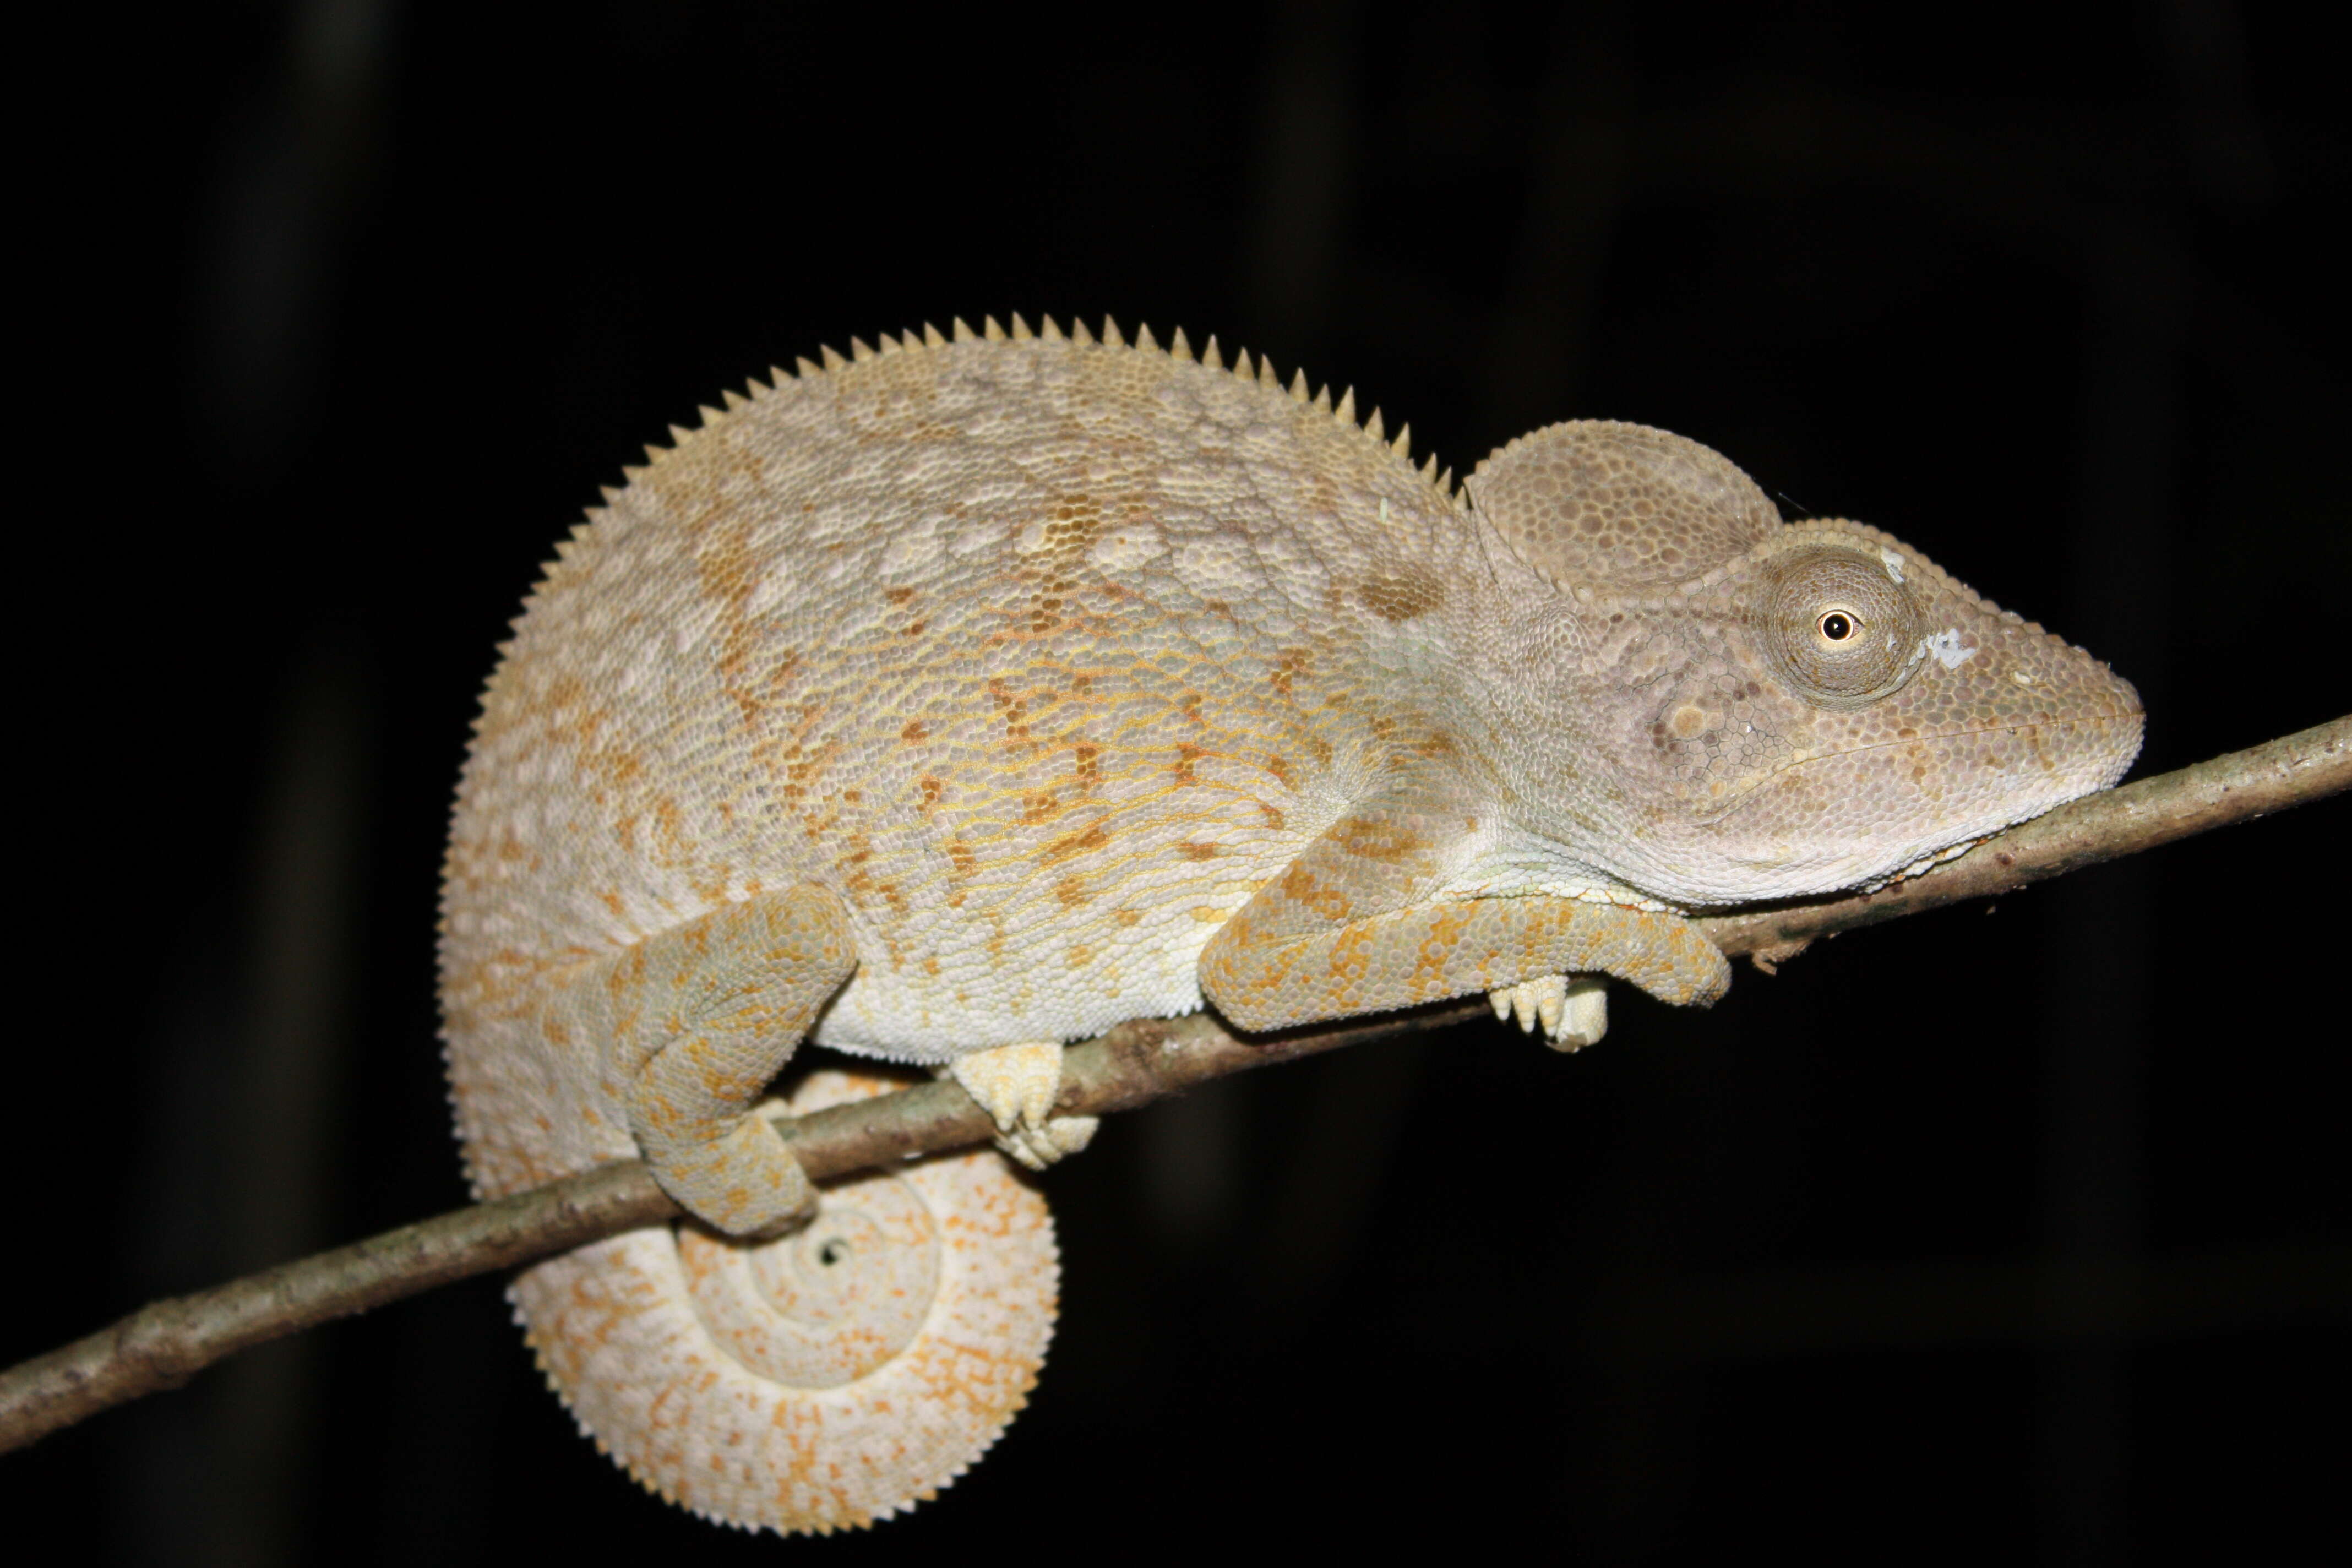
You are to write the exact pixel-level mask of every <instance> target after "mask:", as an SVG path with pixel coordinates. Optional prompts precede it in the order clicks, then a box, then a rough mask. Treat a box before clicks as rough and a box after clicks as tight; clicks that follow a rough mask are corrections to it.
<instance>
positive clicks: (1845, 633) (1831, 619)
mask: <svg viewBox="0 0 2352 1568" xmlns="http://www.w3.org/2000/svg"><path fill="white" fill-rule="evenodd" d="M1822 636H1823V637H1827V638H1829V639H1830V641H1832V642H1843V641H1845V639H1846V638H1848V637H1852V636H1853V622H1852V621H1850V620H1848V619H1846V618H1845V617H1844V616H1842V615H1840V614H1838V613H1837V612H1836V611H1835V610H1832V611H1831V612H1830V613H1829V614H1828V615H1826V616H1822Z"/></svg>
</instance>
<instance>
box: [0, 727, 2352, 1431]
mask: <svg viewBox="0 0 2352 1568" xmlns="http://www.w3.org/2000/svg"><path fill="white" fill-rule="evenodd" d="M2347 786H2352V717H2346V718H2342V719H2336V720H2334V721H2330V722H2328V723H2326V724H2321V725H2318V726H2316V727H2315V728H2313V729H2309V730H2305V731H2301V732H2300V733H2297V734H2293V735H2288V736H2285V737H2284V738H2282V739H2280V740H2276V741H2273V742H2269V743H2267V744H2265V745H2261V746H2256V747H2253V748H2252V749H2251V750H2249V751H2243V752H2231V753H2230V754H2229V755H2227V756H2221V757H2216V758H2214V759H2213V760H2212V761H2210V762H2206V763H2198V764H2197V765H2196V766H2194V767H2189V768H2183V769H2181V770H2179V772H2177V773H2165V774H2162V775H2160V776H2158V777H2156V778H2149V779H2142V780H2140V781H2139V782H2138V783H2137V784H2126V785H2125V786H2124V787H2122V788H2121V789H2116V790H2110V791H2107V792H2106V793H2105V794H2101V795H2092V796H2090V797H2088V798H2086V799H2084V800H2079V801H2076V802H2074V804H2073V805H2067V806H2063V807H2061V808H2060V809H2058V810H2056V811H2053V812H2052V813H2050V814H2049V815H2048V816H2043V817H2041V818H2039V819H2037V820H2035V821H2033V822H2030V823H2027V824H2026V825H2024V826H2021V827H2019V828H2016V829H2014V830H2012V831H2011V832H2008V833H2005V834H2001V835H2000V836H1999V837H1995V838H1993V839H1990V840H1989V841H1987V842H1986V843H1984V844H1983V845H1980V846H1979V847H1977V848H1975V849H1973V850H1971V851H1970V852H1969V854H1967V855H1965V856H1963V857H1961V858H1958V860H1955V861H1953V862H1952V863H1950V864H1949V865H1947V866H1944V867H1941V868H1937V869H1936V870H1933V871H1930V872H1928V873H1927V874H1926V875H1924V876H1920V877H1916V878H1913V879H1909V880H1907V881H1904V882H1900V883H1897V884H1895V885H1894V886H1892V887H1889V888H1886V889H1882V890H1880V891H1878V892H1875V893H1866V894H1862V895H1859V896H1856V897H1853V898H1844V899H1835V900H1829V901H1827V902H1822V903H1811V904H1800V905H1790V906H1788V907H1784V908H1777V909H1770V910H1759V911H1750V912H1747V913H1742V914H1735V915H1720V916H1709V917H1707V918H1706V919H1703V920H1701V921H1699V922H1698V924H1699V926H1700V929H1702V930H1703V931H1706V934H1707V936H1708V937H1709V938H1710V939H1712V940H1713V941H1714V942H1716V944H1717V946H1719V947H1721V948H1722V949H1723V951H1724V952H1727V953H1729V954H1732V955H1734V956H1737V955H1738V954H1740V953H1755V954H1757V955H1759V958H1768V959H1769V957H1771V956H1775V955H1785V954H1786V953H1788V952H1791V951H1793V950H1794V949H1795V948H1796V947H1798V946H1801V945H1802V944H1803V943H1804V942H1809V941H1811V940H1812V939H1813V938H1815V937H1819V936H1825V935H1828V934H1831V933H1832V932H1836V931H1852V930H1853V929H1855V928H1856V927H1860V926H1866V925H1875V924H1877V923H1878V922H1879V921H1885V920H1893V919H1895V917H1897V916H1899V915H1907V914H1916V913H1917V912H1919V911H1920V910H1929V909H1934V908H1937V906H1939V905H1943V904H1950V903H1958V902H1962V901H1966V900H1976V899H1983V898H1989V897H1992V896H1995V895H1998V894H2001V893H2007V892H2011V891H2014V890H2015V889H2019V888H2022V887H2024V886H2026V885H2027V884H2029V883H2032V882H2038V881H2041V880H2042V879H2046V878H2050V877H2055V876H2059V875H2061V874H2063V873H2064V872H2067V871H2073V870H2077V869H2079V868H2083V867H2085V866H2091V865H2095V864H2097V863H2098V862H2100V861H2103V860H2113V859H2116V858H2120V857H2122V856H2126V855H2132V854H2137V853H2138V852H2139V851H2141V850H2144V849H2150V848H2153V847H2156V846H2158V845H2159V844H2167V843H2169V842H2171V841H2172V840H2173V839H2176V838H2184V837H2188V836H2189V835H2190V834H2194V833H2203V832H2207V831H2209V830H2210V829H2212V828H2216V827H2221V826H2225V825H2227V824H2230V823H2233V822H2242V821H2246V820H2248V819H2250V818H2252V817H2256V816H2263V815H2264V814H2266V813H2268V812H2273V811H2278V810H2282V809H2284V807H2287V806H2290V805H2301V804H2303V803H2305V802H2306V801H2313V800H2317V799H2319V798H2320V797H2321V796H2323V795H2333V794H2335V793H2336V792H2337V791H2339V790H2342V789H2345V788H2346V787H2347ZM1486 1010H1487V1005H1486V1002H1485V1001H1484V1000H1483V999H1482V1000H1477V1001H1465V1002H1457V1003H1451V1004H1446V1005H1441V1006H1436V1007H1425V1008H1421V1009H1417V1010H1415V1011H1412V1012H1410V1013H1398V1014H1390V1015H1386V1016H1381V1017H1380V1018H1377V1019H1374V1020H1371V1021H1369V1022H1360V1023H1356V1024H1351V1025H1346V1026H1339V1027H1323V1028H1317V1029H1311V1030H1301V1031H1294V1032H1291V1033H1287V1034H1283V1035H1275V1036H1264V1037H1255V1038H1252V1039H1246V1040H1245V1039H1242V1038H1239V1037H1235V1036H1234V1035H1232V1034H1229V1033H1227V1032H1226V1031H1225V1030H1224V1028H1223V1027H1222V1026H1220V1025H1219V1024H1218V1023H1217V1022H1216V1021H1215V1020H1214V1019H1213V1017H1211V1016H1208V1015H1206V1014H1198V1013H1196V1014H1193V1015H1192V1016H1188V1017H1182V1018H1170V1019H1141V1020H1137V1021H1135V1022H1131V1023H1126V1024H1121V1025H1119V1026H1118V1027H1117V1028H1114V1029H1112V1030H1111V1031H1110V1032H1109V1033H1108V1034H1105V1035H1103V1036H1100V1037H1097V1038H1096V1039H1092V1040H1088V1041H1087V1042H1086V1043H1085V1044H1083V1045H1079V1046H1074V1047H1071V1048H1070V1050H1069V1052H1068V1054H1067V1056H1066V1058H1064V1076H1063V1086H1062V1094H1061V1098H1060V1100H1058V1101H1057V1102H1056V1105H1055V1109H1056V1110H1058V1111H1060V1112H1061V1113H1062V1114H1064V1115H1100V1114H1103V1113H1106V1112H1109V1111H1115V1110H1129V1109H1131V1108H1133V1107H1135V1106H1139V1105H1143V1104H1147V1103H1149V1102H1150V1101H1151V1100H1158V1099H1160V1098H1161V1097H1163V1096H1166V1095H1171V1094H1176V1093H1181V1091H1182V1090H1184V1089H1190V1088H1192V1086H1193V1085H1194V1084H1198V1083H1202V1082H1204V1081H1206V1080H1207V1079H1213V1078H1221V1077H1223V1075H1225V1074H1227V1073H1233V1072H1240V1071H1242V1070H1244V1068H1257V1067H1265V1066H1268V1065H1271V1064H1273V1063H1276V1062H1284V1061H1289V1060H1292V1059H1293V1058H1298V1057H1304V1056H1311V1055H1314V1054H1316V1053H1318V1052H1321V1051H1328V1050H1335V1049H1338V1048H1339V1047H1343V1046H1350V1045H1357V1044H1360V1043H1362V1042H1365V1041H1370V1040H1376V1039H1384V1038H1388V1037H1392V1036H1396V1035H1401V1034H1405V1033H1409V1032H1412V1031H1415V1030H1421V1029H1429V1028H1435V1027H1441V1026H1445V1025H1448V1024H1454V1023H1457V1022H1460V1021H1462V1020H1464V1019H1466V1018H1470V1017H1473V1016H1476V1015H1478V1014H1480V1013H1483V1012H1486ZM782 1126H783V1127H784V1130H785V1131H786V1133H787V1135H788V1136H790V1137H791V1138H792V1139H793V1144H794V1148H795V1151H796V1152H798V1154H799V1155H800V1160H801V1163H802V1164H803V1166H805V1167H806V1168H807V1170H808V1172H809V1173H810V1174H811V1175H812V1176H814V1177H816V1178H818V1179H819V1180H823V1179H824V1178H827V1177H833V1176H841V1175H845V1174H848V1173H852V1172H856V1171H863V1170H867V1169H872V1168H877V1167H880V1168H887V1167H889V1166H892V1165H895V1164H897V1163H899V1162H900V1161H903V1160H907V1159H911V1158H913V1157H915V1156H917V1155H919V1154H924V1153H929V1152H938V1151H941V1150H948V1149H956V1148H961V1147H964V1146H966V1145H969V1144H974V1143H980V1142H986V1141H987V1139H988V1138H989V1136H990V1135H991V1134H992V1132H993V1131H994V1129H993V1128H992V1126H991V1124H990V1122H989V1120H988V1117H987V1115H986V1113H985V1112H983V1111H982V1110H981V1109H980V1108H979V1107H978V1106H976V1105H974V1104H973V1103H972V1101H971V1099H970V1097H968V1096H967V1095H966V1094H965V1093H964V1092H963V1090H962V1089H960V1088H958V1087H956V1085H954V1084H953V1083H952V1082H946V1081H942V1082H938V1083H931V1084H924V1085H920V1086H919V1087H916V1088H913V1089H905V1090H903V1091H900V1092H898V1093H895V1094H888V1095H883V1096H879V1097H877V1098H875V1099H872V1100H860V1101H856V1102H855V1103H852V1104H847V1105H839V1106H835V1107H833V1108H832V1109H830V1110H821V1111H818V1112H816V1113H814V1115H810V1116H806V1117H803V1118H801V1119H800V1120H798V1121H788V1122H785V1123H782ZM677 1214H678V1211H677V1207H676V1206H675V1205H672V1204H671V1203H670V1201H669V1199H668V1198H667V1197H666V1196H664V1195H663V1194H662V1192H661V1190H660V1189H659V1188H657V1187H656V1186H655V1185H654V1182H653V1177H652V1176H651V1175H650V1174H648V1173H647V1172H646V1167H645V1165H644V1164H643V1163H641V1162H638V1161H635V1160H625V1161H621V1162H618V1163H613V1164H609V1165H600V1166H598V1167H597V1168H596V1169H594V1170H593V1171H589V1172H585V1173H582V1174H580V1175H577V1176H572V1177H568V1178H566V1179H564V1180H562V1181H559V1182H551V1183H549V1184H547V1185H545V1186H542V1187H534V1188H532V1189H530V1191H528V1192H522V1193H517V1194H513V1195H511V1196H509V1197H504V1198H499V1199H497V1200H495V1201H493V1202H490V1203H486V1204H477V1205H474V1206H473V1207H471V1208H466V1209H459V1210H457V1211H456V1212H454V1213H450V1214H445V1215H438V1216H436V1217H435V1218H432V1219H428V1220H423V1221H420V1222H419V1223H417V1224H415V1225H409V1226H402V1227H400V1228H399V1229H398V1230H393V1231H386V1232H385V1233H384V1234H383V1235H382V1236H376V1237H369V1238H368V1239H367V1240H365V1241H361V1242H355V1243H353V1244H352V1246H349V1247H338V1248H336V1249H335V1250H334V1251H331V1252H323V1253H320V1254H319V1255H317V1256H316V1257H312V1258H302V1259H299V1261H296V1262H293V1263H287V1264H281V1265H279V1266H278V1268H271V1269H267V1270H265V1271H263V1272H262V1273H259V1274H255V1275H250V1276H248V1277H247V1278H246V1279H236V1280H231V1281H230V1282H229V1283H227V1284H226V1285H219V1286H215V1287H214V1288H213V1289H209V1290H199V1291H196V1292H195V1293H194V1294H192V1295H187V1296H179V1297H174V1298H173V1299H171V1300H163V1301H158V1302H155V1303H154V1304H152V1306H148V1307H144V1308H142V1309H141V1310H138V1311H136V1312H133V1313H132V1314H131V1316H129V1317H127V1318H124V1319H122V1320H121V1321H119V1322H117V1323H115V1324H113V1325H112V1326H111V1327H109V1328H107V1329H104V1330H101V1331H99V1332H98V1333H95V1334H92V1335H90V1336H89V1338H87V1339H83V1340H78V1341H76V1342H73V1343H72V1344H69V1345H66V1346H63V1347H62V1348H60V1349H58V1350H55V1351H52V1352H49V1353H48V1354H47V1355H43V1356H37V1357H35V1358H34V1359H32V1360H31V1361H27V1362H25V1363H21V1364H20V1365H17V1366H15V1367H12V1368H10V1369H8V1370H7V1371H6V1372H5V1373H0V1452H5V1451H6V1450H7V1449H10V1448H15V1447H22V1446H23V1445H25V1444H27V1443H30V1442H32V1441H34V1440H35V1439H37V1438H38V1437H41V1436H46V1435H47V1434H48V1433H50V1432H54V1431H56V1430H58V1428H59V1427H62V1426H71V1425H72V1424H73V1423H75V1422H77V1421H79V1420H81V1419H83V1418H84V1417H86V1416H89V1415H95V1414H96V1413H97V1412H99V1411H100V1410H103V1409H105V1408H106V1407H107V1406H109V1405H119V1404H121V1403H122V1402H123V1401H125V1400H129V1399H134V1398H137V1397H138V1396H139V1395H141V1394H149V1393H152V1392H153V1391H155V1390H157V1389H162V1388H174V1387H177V1386H178V1385H179V1384H183V1383H185V1382H186V1381H187V1380H188V1379H189V1378H190V1377H192V1376H194V1374H195V1373H198V1372H200V1371H202V1370H203V1369H204V1368H205V1367H207V1366H209V1365H211V1364H212V1363H215V1362H216V1361H219V1360H221V1359H222V1358H223V1357H225V1356H227V1355H230V1354H232V1353H234V1352H236V1351H240V1350H243V1349H245V1348H246V1347H247V1346H248V1345H255V1344H259V1343H261V1342H263V1341H266V1340H271V1339H276V1338H278V1337H279V1336H281V1335H284V1334H289V1333H292V1332H294V1331H297V1330H299V1329H305V1328H309V1327H310V1326H311V1325H312V1324H314V1323H320V1322H324V1321H327V1320H328V1319H330V1318H338V1317H343V1316H347V1315H349V1314H351V1313H353V1312H361V1311H365V1310H368V1309H369V1308H371V1307H378V1306H382V1305H383V1304H384V1303H385V1302H387V1301H396V1300H400V1299H401V1298H402V1297H404V1296H413V1295H415V1294H416V1293H418V1292H419V1291H422V1290H427V1289H432V1288H433V1287H434V1286H436V1285H442V1284H446V1283H447V1282H449V1281H450V1280H453V1279H465V1278H466V1277H467V1276H468V1275H473V1274H480V1273H484V1272H487V1271H488V1270H490V1269H493V1268H512V1267H514V1266H515V1265H517V1264H521V1263H528V1262H530V1261H531V1260H532V1259H533V1258H544V1257H546V1256H548V1255H549V1254H551V1253H556V1252H562V1251H564V1250H565V1249H567V1248H570V1247H579V1246H582V1245H583V1244H584V1243H587V1242H591V1241H595V1240H598V1239H600V1238H602V1237H607V1236H613V1235H615V1234H617V1233H619V1232H621V1231H625V1230H629V1229H632V1228H635V1227H636V1226H647V1225H659V1224H664V1223H666V1222H667V1221H669V1220H672V1219H675V1218H677Z"/></svg>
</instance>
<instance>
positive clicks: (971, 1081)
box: [947, 1040, 1101, 1171]
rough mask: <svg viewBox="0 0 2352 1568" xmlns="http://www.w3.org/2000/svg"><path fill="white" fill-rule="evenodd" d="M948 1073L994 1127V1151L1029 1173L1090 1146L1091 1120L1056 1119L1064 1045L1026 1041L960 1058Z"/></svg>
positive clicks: (1093, 1121)
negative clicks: (995, 1132) (1002, 1153)
mask: <svg viewBox="0 0 2352 1568" xmlns="http://www.w3.org/2000/svg"><path fill="white" fill-rule="evenodd" d="M947 1071H948V1073H949V1075H950V1076H951V1077H953V1078H954V1079H955V1080H956V1082H957V1083H959V1084H961V1085H962V1086H963V1091H964V1092H965V1093H966V1094H968V1095H970V1096H971V1098H972V1099H973V1100H975V1101H977V1102H978V1103H979V1106H980V1108H981V1109H982V1110H985V1111H987V1112H988V1116H989V1120H990V1121H993V1122H995V1123H996V1131H997V1139H996V1146H997V1147H998V1148H999V1149H1001V1150H1003V1152H1005V1153H1006V1154H1007V1155H1009V1156H1010V1157H1011V1158H1013V1159H1014V1160H1016V1161H1018V1162H1020V1163H1022V1164H1024V1165H1026V1166H1028V1167H1029V1168H1030V1169H1031V1170H1033V1171H1042V1170H1044V1169H1045V1167H1046V1166H1048V1165H1050V1164H1053V1163H1055V1161H1057V1160H1060V1159H1062V1158H1064V1157H1065V1156H1066V1155H1070V1154H1075V1153H1076V1152H1078V1151H1079V1150H1081V1149H1083V1148H1085V1147H1086V1146H1087V1144H1088V1143H1090V1142H1093V1141H1094V1136H1095V1129H1096V1128H1097V1126H1099V1125H1100V1124H1101V1122H1100V1119H1099V1118H1097V1117H1093V1116H1055V1114H1054V1097H1055V1096H1056V1095H1058V1094H1060V1093H1061V1092H1062V1042H1061V1041H1059V1040H1030V1041H1025V1042H1024V1043H1022V1044H1019V1045H1011V1046H997V1047H993V1048H992V1049H990V1050H985V1051H974V1052H972V1053H971V1055H970V1056H963V1057H958V1058H956V1059H955V1060H954V1061H952V1062H950V1063H949V1064H948V1068H947Z"/></svg>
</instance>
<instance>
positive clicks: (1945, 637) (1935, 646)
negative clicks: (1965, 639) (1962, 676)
mask: <svg viewBox="0 0 2352 1568" xmlns="http://www.w3.org/2000/svg"><path fill="white" fill-rule="evenodd" d="M1919 649H1920V651H1921V652H1923V653H1928V654H1933V655H1934V656H1935V658H1936V662H1937V664H1940V665H1942V666H1943V667H1944V668H1946V669H1958V668H1960V666H1962V665H1964V664H1966V663H1968V661H1969V660H1970V659H1972V658H1976V656H1977V650H1976V649H1975V647H1961V646H1960V630H1959V628H1958V626H1946V627H1945V628H1944V629H1943V630H1942V631H1940V632H1937V634H1936V635H1935V636H1934V637H1927V638H1925V639H1923V640H1922V641H1921V642H1920V644H1919Z"/></svg>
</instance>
